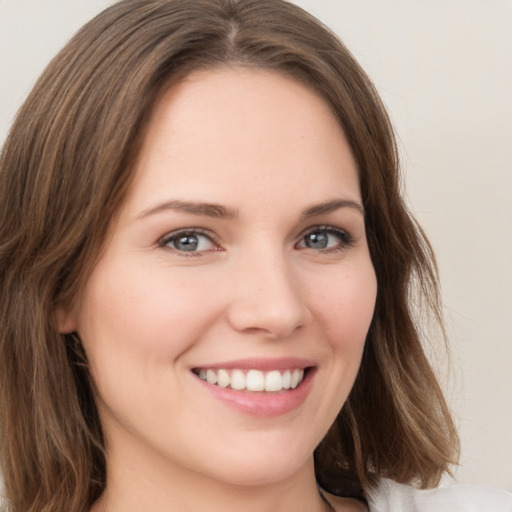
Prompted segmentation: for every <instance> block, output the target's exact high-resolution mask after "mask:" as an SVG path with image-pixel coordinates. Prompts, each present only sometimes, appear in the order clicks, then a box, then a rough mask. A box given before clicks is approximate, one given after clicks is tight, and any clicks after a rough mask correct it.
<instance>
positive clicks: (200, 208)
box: [137, 200, 238, 219]
mask: <svg viewBox="0 0 512 512" xmlns="http://www.w3.org/2000/svg"><path fill="white" fill-rule="evenodd" d="M168 210H172V211H177V212H182V213H188V214H190V215H199V216H203V217H214V218H217V219H234V218H236V217H238V210H236V209H235V208H227V207H226V206H222V205H220V204H213V203H199V202H195V201H181V200H173V201H166V202H164V203H161V204H158V205H156V206H154V207H153V208H148V209H147V210H144V211H143V212H142V213H140V214H139V215H137V218H138V219H141V218H145V217H149V216H150V215H154V214H156V213H161V212H165V211H168Z"/></svg>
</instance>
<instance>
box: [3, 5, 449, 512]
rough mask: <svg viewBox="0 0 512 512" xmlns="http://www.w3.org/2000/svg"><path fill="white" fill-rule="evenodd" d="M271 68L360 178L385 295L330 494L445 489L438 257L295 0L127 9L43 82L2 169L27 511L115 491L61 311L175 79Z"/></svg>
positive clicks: (379, 112) (384, 122)
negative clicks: (345, 146) (331, 121)
mask: <svg viewBox="0 0 512 512" xmlns="http://www.w3.org/2000/svg"><path fill="white" fill-rule="evenodd" d="M225 65H234V66H252V67H260V68H267V69H275V70H278V71H279V72H281V73H285V74H287V75H289V76H291V77H294V78H295V79H297V80H300V81H301V82H303V83H305V84H308V85H309V86H310V87H311V88H313V89H314V90H315V91H317V92H318V93H319V94H320V95H321V96H322V97H323V98H324V99H325V100H326V101H327V102H328V103H329V104H330V105H331V107H332V109H333V112H334V113H335V115H336V116H337V118H338V119H339V122H340V124H341V126H342V127H343V129H344V132H345V134H346V137H347V139H348V141H349V144H350V146H351V149H352V152H353V155H354V157H355V160H356V162H357V165H358V169H359V173H360V182H361V190H362V196H363V203H364V207H365V211H366V229H367V237H368V243H369V247H370V253H371V257H372V261H373V265H374V267H375V271H376V274H377V281H378V296H377V303H376V308H375V314H374V318H373V321H372V324H371V327H370V331H369V334H368V337H367V343H366V347H365V352H364V356H363V362H362V366H361V369H360V372H359V375H358V377H357V380H356V383H355V385H354V388H353V390H352V392H351V394H350V397H349V399H348V401H347V403H346V404H345V406H344V407H343V409H342V411H341V412H340V414H339V416H338V418H337V420H336V422H335V424H334V425H333V427H332V428H331V430H330V431H329V433H328V435H327V436H326V438H325V440H324V441H323V442H322V443H321V445H320V446H319V447H318V449H317V450H316V453H315V464H316V469H317V477H318V479H319V482H320V483H321V484H322V485H324V486H326V487H328V488H329V487H330V488H333V487H334V484H333V482H334V481H335V480H338V481H345V482H349V483H351V484H355V485H361V486H362V487H364V488H368V487H369V486H370V485H371V484H372V482H373V481H374V479H375V477H376V476H387V477H390V478H393V479H395V480H396V481H399V482H408V483H417V484H418V485H421V486H423V487H427V486H432V485H435V484H436V483H437V482H438V481H439V478H440V476H441V474H442V473H443V472H444V471H446V470H447V468H448V465H449V464H450V463H451V462H453V461H454V460H455V458H456V455H457V448H458V439H457V435H456V432H455V429H454V426H453V423H452V419H451V417H450V414H449V412H448V409H447V406H446V403H445V400H444V398H443V395H442V393H441V390H440V387H439V385H438V383H437V381H436V378H435V376H434V374H433V371H432V369H431V367H430V365H429V362H428V361H427V358H426V357H425V354H424V350H423V348H422V345H421V342H420V336H419V327H418V325H416V323H415V317H414V315H413V311H412V309H413V307H414V299H413V297H423V299H426V302H427V304H428V306H429V307H430V311H431V312H433V314H434V318H435V319H437V320H438V321H439V322H440V321H441V313H440V304H439V294H438V287H437V274H436V268H435V262H434V257H433V254H432V251H431V248H430V245H429V244H428V242H427V240H426V238H425V236H424V235H423V233H422V231H421V229H420V228H419V227H418V226H417V225H416V223H415V221H414V220H413V219H412V217H411V215H410V214H409V212H408V211H407V209H406V207H405V205H404V202H403V200H402V198H401V195H400V191H399V171H398V158H397V150H396V146H395V141H394V136H393V132H392V129H391V126H390V123H389V120H388V117H387V115H386V112H385V110H384V108H383V106H382V104H381V101H380V100H379V97H378V95H377V93H376V91H375V89H374V87H373V85H372V84H371V82H370V80H369V79H368V77H367V76H366V74H365V73H364V72H363V71H362V70H361V68H360V67H359V65H358V64H357V62H356V61H355V60H354V58H353V57H352V56H351V54H350V53H349V52H348V50H347V49H346V48H345V47H344V46H343V44H342V43H341V42H340V41H339V40H338V39H337V38H336V37H335V36H334V35H333V34H332V33H331V32H330V31H329V30H328V29H326V28H325V27H323V26H322V25H321V24H320V23H319V22H318V21H317V20H315V19H314V18H313V17H312V16H310V15H309V14H307V13H306V12H304V11H302V10H301V9H300V8H298V7H296V6H294V5H293V4H290V3H288V2H285V1H282V0H242V1H237V0H187V1H181V0H145V1H141V0H125V1H123V2H120V3H118V4H115V5H114V6H112V7H110V8H109V9H107V10H106V11H104V12H103V13H102V14H100V15H99V16H98V17H96V18H95V19H94V20H93V21H91V22H90V23H88V24H87V25H86V26H85V27H84V28H83V29H82V30H81V31H79V32H78V34H77V35H76V36H75V37H74V38H73V39H72V40H71V41H70V42H69V43H68V45H67V46H66V47H65V48H64V49H63V50H62V51H61V52H60V53H59V54H58V56H57V57H56V58H55V59H54V60H53V61H52V62H51V63H50V65H49V66H48V68H47V69H46V70H45V72H44V73H43V75H42V76H41V78H40V79H39V81H38V82H37V84H36V86H35V87H34V89H33V91H32V92H31V94H30V95H29V97H28V99H27V100H26V102H25V104H24V105H23V107H22V109H21V110H20V112H19V114H18V116H17V118H16V121H15V123H14V125H13V127H12V130H11V132H10V134H9V136H8V139H7V141H6V143H5V146H4V148H3V150H2V154H1V160H0V219H1V222H0V303H1V311H0V315H1V316H0V326H1V330H0V365H1V366H0V397H1V401H0V407H1V408H0V415H1V418H0V420H1V435H2V438H1V445H0V448H1V457H2V464H3V471H4V476H5V486H6V493H7V497H8V500H9V504H10V505H9V506H10V507H11V510H12V511H15V512H36V511H37V512H40V511H42V510H44V511H49V512H50V511H55V512H61V511H62V510H70V511H85V510H88V509H89V507H90V506H91V504H92V503H93V501H94V500H95V499H96V498H97V497H98V496H99V495H100V493H101V492H102V490H103V488H104V486H105V478H106V466H105V456H104V450H103V439H102V434H101V426H100V424H99V419H98V415H97V411H96V407H95V404H94V399H93V393H92V389H91V384H90V382H89V379H88V375H87V365H86V361H85V355H84V354H83V353H82V352H81V349H80V343H79V340H77V339H76V337H74V336H73V335H64V336H63V335H60V334H59V333H58V330H57V325H56V324H57V320H56V310H57V308H58V307H61V306H66V305H70V304H71V303H72V301H73V300H76V298H77V297H78V296H79V294H80V291H81V290H82V289H83V286H84V283H85V282H86V280H87V278H88V276H89V274H90V272H91V270H92V268H93V267H94V264H95V262H96V261H97V258H98V256H99V253H100V250H101V247H102V245H103V244H104V243H105V236H106V232H107V229H108V226H109V223H110V220H111V219H112V216H113V215H114V214H115V212H116V211H117V210H118V208H119V205H120V203H121V201H122V200H123V197H124V194H125V192H126V190H127V188H128V186H129V184H130V180H131V177H132V174H133V173H132V166H131V164H132V163H133V161H134V158H135V156H136V154H137V149H138V147H139V146H140V142H141V138H142V135H143V132H144V126H145V124H146V123H147V122H148V119H149V117H150V114H151V110H152V107H153V105H154V104H155V102H156V100H157V98H158V96H159V94H160V93H161V91H162V90H163V88H165V87H168V86H169V84H170V83H171V81H172V80H174V79H175V78H176V77H178V76H182V75H185V74H186V73H188V72H190V71H192V70H195V69H200V68H211V67H218V66H225Z"/></svg>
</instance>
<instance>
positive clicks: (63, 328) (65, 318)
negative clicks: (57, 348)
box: [55, 307, 77, 334]
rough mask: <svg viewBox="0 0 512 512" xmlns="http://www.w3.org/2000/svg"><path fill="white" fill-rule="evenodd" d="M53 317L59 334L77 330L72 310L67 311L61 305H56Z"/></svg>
mask: <svg viewBox="0 0 512 512" xmlns="http://www.w3.org/2000/svg"><path fill="white" fill-rule="evenodd" d="M55 317H56V319H57V329H58V331H59V333H60V334H70V333H72V332H75V331H76V330H77V319H76V314H75V312H74V311H73V310H70V311H68V310H67V309H65V308H63V307H58V308H56V310H55Z"/></svg>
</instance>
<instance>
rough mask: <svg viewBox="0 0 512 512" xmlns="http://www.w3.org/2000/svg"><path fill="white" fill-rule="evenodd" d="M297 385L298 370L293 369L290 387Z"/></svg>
mask: <svg viewBox="0 0 512 512" xmlns="http://www.w3.org/2000/svg"><path fill="white" fill-rule="evenodd" d="M298 385H299V370H293V373H292V380H291V382H290V387H291V388H292V389H295V388H296V387H297V386H298Z"/></svg>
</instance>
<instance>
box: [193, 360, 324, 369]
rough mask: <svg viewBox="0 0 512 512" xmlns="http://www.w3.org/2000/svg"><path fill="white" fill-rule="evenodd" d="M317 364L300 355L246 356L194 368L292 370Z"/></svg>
mask: <svg viewBox="0 0 512 512" xmlns="http://www.w3.org/2000/svg"><path fill="white" fill-rule="evenodd" d="M311 366H316V365H315V362H314V361H312V360H310V359H303V358H300V357H279V358H244V359H233V360H230V361H222V362H216V363H208V364H204V365H197V366H194V369H198V368H201V369H205V370H209V369H211V370H216V369H221V368H222V369H224V370H230V369H240V370H261V371H272V370H290V369H301V368H309V367H311Z"/></svg>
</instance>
